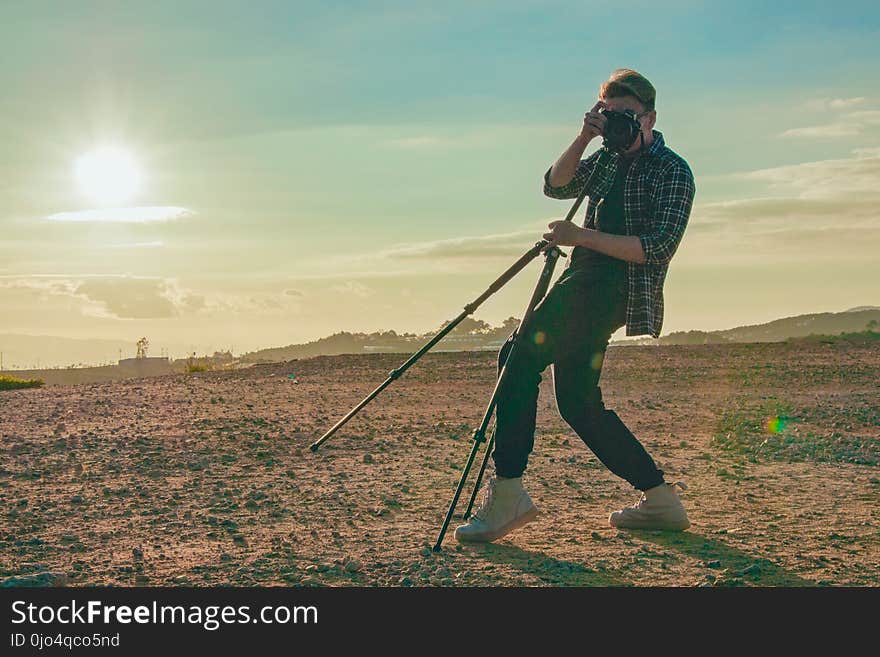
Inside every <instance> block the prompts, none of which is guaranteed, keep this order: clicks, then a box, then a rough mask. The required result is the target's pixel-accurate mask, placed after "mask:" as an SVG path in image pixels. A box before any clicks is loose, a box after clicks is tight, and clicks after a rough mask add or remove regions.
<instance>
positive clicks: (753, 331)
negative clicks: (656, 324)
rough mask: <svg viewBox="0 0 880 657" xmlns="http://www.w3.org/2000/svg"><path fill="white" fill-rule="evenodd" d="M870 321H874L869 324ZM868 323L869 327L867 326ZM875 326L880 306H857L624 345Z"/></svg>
mask: <svg viewBox="0 0 880 657" xmlns="http://www.w3.org/2000/svg"><path fill="white" fill-rule="evenodd" d="M871 322H874V324H873V325H871ZM869 325H870V326H869ZM872 326H873V327H875V330H880V307H878V306H858V307H856V308H850V309H849V310H845V311H843V312H839V313H811V314H809V315H795V316H794V317H783V318H782V319H774V320H773V321H771V322H766V323H764V324H750V325H748V326H737V327H736V328H731V329H724V330H720V331H675V332H673V333H669V334H668V335H664V336H661V337H660V338H658V339H656V340H655V339H652V338H638V339H636V340H627V341H626V342H625V344H718V343H729V342H781V341H783V340H788V339H789V338H801V337H807V336H809V335H837V334H839V333H854V332H860V331H864V330H866V329H868V328H871V327H872Z"/></svg>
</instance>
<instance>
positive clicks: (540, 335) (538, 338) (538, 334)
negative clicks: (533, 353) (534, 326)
mask: <svg viewBox="0 0 880 657" xmlns="http://www.w3.org/2000/svg"><path fill="white" fill-rule="evenodd" d="M532 339H533V340H534V341H535V344H544V341H545V340H546V339H547V334H546V333H544V331H535V335H534V337H533V338H532Z"/></svg>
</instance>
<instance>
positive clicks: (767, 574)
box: [630, 531, 817, 586]
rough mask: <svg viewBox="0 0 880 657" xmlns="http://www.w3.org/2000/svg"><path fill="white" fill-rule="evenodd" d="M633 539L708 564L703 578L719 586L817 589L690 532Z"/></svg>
mask: <svg viewBox="0 0 880 657" xmlns="http://www.w3.org/2000/svg"><path fill="white" fill-rule="evenodd" d="M630 533H631V535H632V536H633V538H638V539H641V540H644V541H649V542H651V543H655V544H657V545H660V546H662V547H664V548H667V549H668V550H672V551H675V552H680V553H682V554H686V555H688V556H689V557H692V558H693V559H697V560H699V561H701V562H702V563H704V564H711V566H712V568H711V570H709V572H708V573H707V574H712V575H714V576H715V579H716V580H717V581H718V582H720V583H730V584H736V583H739V582H741V583H744V584H745V583H748V584H752V585H754V586H817V583H816V582H814V581H812V580H809V579H804V578H803V577H801V576H799V575H795V574H794V573H790V572H788V571H787V570H785V569H784V568H781V567H780V566H778V565H776V564H774V563H773V562H772V561H770V560H769V559H767V558H764V557H757V556H755V555H754V554H749V553H748V552H743V551H742V550H740V549H739V548H735V547H733V546H731V545H728V544H727V543H725V542H724V541H723V540H721V539H718V538H709V537H707V536H704V535H702V534H698V533H696V532H692V531H686V532H661V531H631V532H630Z"/></svg>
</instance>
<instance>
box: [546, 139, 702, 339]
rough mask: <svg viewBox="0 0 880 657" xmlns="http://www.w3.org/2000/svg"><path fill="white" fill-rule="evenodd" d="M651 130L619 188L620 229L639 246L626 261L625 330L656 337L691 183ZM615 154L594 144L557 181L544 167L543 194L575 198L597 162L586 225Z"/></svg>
mask: <svg viewBox="0 0 880 657" xmlns="http://www.w3.org/2000/svg"><path fill="white" fill-rule="evenodd" d="M653 133H654V141H653V142H651V145H650V146H649V147H648V148H647V149H646V150H645V151H643V152H642V153H641V154H640V155H638V156H637V157H636V159H635V161H634V162H633V163H632V166H631V167H630V170H629V172H628V173H627V177H626V181H625V183H624V190H623V214H624V221H625V224H626V234H627V235H637V236H638V237H639V239H640V240H641V242H642V249H643V250H644V251H645V263H644V264H641V265H640V264H636V263H634V262H628V263H627V265H628V267H627V279H628V286H629V287H628V291H629V299H628V301H627V307H626V335H628V336H630V335H645V334H647V335H650V336H651V337H654V338H659V337H660V329H661V328H662V327H663V283H664V281H665V280H666V272H667V270H668V269H669V261H670V260H671V259H672V256H673V255H674V254H675V251H676V249H678V245H679V243H680V242H681V238H682V236H683V235H684V230H685V228H686V227H687V222H688V218H689V217H690V214H691V206H692V205H693V201H694V193H695V191H696V187H695V186H694V176H693V173H692V172H691V169H690V167H689V166H688V163H687V162H685V160H684V159H683V158H682V157H681V156H680V155H678V154H677V153H675V152H673V151H672V149H670V148H668V147H667V146H666V144H665V143H664V141H663V134H662V133H661V132H660V131H658V130H654V131H653ZM618 157H619V156H618V155H617V154H616V153H612V152H611V151H609V150H608V149H606V148H604V147H603V148H600V149H599V150H597V151H596V152H595V153H593V154H592V155H590V156H589V157H588V158H587V159H585V160H581V162H580V164H579V165H578V168H577V170H576V171H575V174H574V178H572V180H571V182H570V183H568V184H567V185H563V186H562V187H553V186H551V185H550V182H549V180H550V169H547V172H546V173H545V174H544V194H546V195H547V196H549V197H551V198H558V199H568V198H577V196H578V194H580V192H581V190H582V189H583V187H584V184H585V183H586V182H587V179H588V178H589V177H590V174H591V173H592V172H593V169H594V168H596V167H599V174H598V175H597V177H596V178H594V182H593V184H592V185H591V187H592V188H591V189H588V190H587V196H589V203H588V204H587V212H586V218H585V220H584V226H585V227H586V226H587V225H589V224H590V223H591V222H595V218H596V210H597V207H598V205H599V201H600V200H601V199H602V198H603V197H604V196H605V195H606V194H607V193H608V191H609V190H610V189H611V186H612V184H613V183H614V176H615V174H616V173H617V160H618ZM551 169H552V167H551Z"/></svg>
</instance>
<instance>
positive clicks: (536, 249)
mask: <svg viewBox="0 0 880 657" xmlns="http://www.w3.org/2000/svg"><path fill="white" fill-rule="evenodd" d="M547 244H548V242H546V241H544V240H542V241H540V242H537V243H536V244H535V246H533V247H532V248H531V249H529V250H528V251H527V252H526V253H525V254H523V255H522V256H521V257H520V259H519V260H517V261H516V262H515V263H513V264H512V265H511V266H510V267H509V268H508V269H507V271H505V272H504V273H503V274H501V276H499V277H498V278H497V279H495V281H493V282H492V284H491V285H490V286H489V287H488V288H487V289H486V291H485V292H483V294H481V295H480V296H479V297H477V298H476V299H474V300H473V301H471V302H470V303H469V304H468V305H466V306H465V307H464V310H463V311H462V312H461V313H460V314H459V315H458V317H456V318H455V319H454V320H452V321H451V322H450V323H449V324H447V325H446V326H445V327H444V328H443V329H442V330H441V331H440V332H439V333H437V335H435V336H434V337H433V338H431V339H430V340H429V341H428V342H427V343H425V345H424V346H423V347H422V348H421V349H419V350H418V351H417V352H416V353H414V354H413V355H412V356H410V357H409V359H408V360H407V361H406V362H405V363H403V364H402V365H401V366H400V367H398V368H397V369H395V370H392V371H391V374H390V375H389V376H388V378H387V379H385V381H383V382H382V384H380V385H379V387H377V388H376V389H375V390H373V392H371V393H370V394H369V395H367V396H366V397H365V398H364V399H363V400H362V401H361V402H360V403H359V404H358V405H357V406H355V407H354V408H353V409H351V410H350V411H349V412H348V413H347V414H346V415H345V417H343V418H342V419H341V420H339V421H338V422H337V423H336V424H334V425H333V426H332V427H331V428H330V429H329V430H327V432H326V433H325V434H324V435H323V436H321V437H320V438H318V440H316V441H315V442H313V443H312V444H311V445H310V446H309V449H310V450H312V451H313V452H316V451H318V448H319V447H320V446H321V445H322V444H324V443H325V442H326V441H327V440H329V439H330V437H331V436H332V435H333V434H334V433H336V432H337V431H338V430H339V429H341V428H342V426H343V425H344V424H345V423H346V422H348V421H349V420H350V419H351V418H353V417H354V416H355V415H356V414H357V413H358V412H359V411H360V410H361V409H362V408H363V407H364V406H366V405H367V404H369V403H370V402H371V401H372V400H373V399H374V398H376V397H377V396H378V395H379V393H380V392H382V391H383V390H384V389H385V388H387V387H388V386H389V385H391V384H392V383H393V382H394V381H396V380H397V379H398V378H399V377H400V376H401V375H402V374H403V373H404V372H405V371H406V370H407V369H409V367H410V366H411V365H412V364H413V363H415V362H416V361H417V360H418V359H419V358H421V357H422V356H424V355H425V354H426V353H427V352H428V351H429V350H430V349H431V347H433V346H434V345H435V344H437V343H438V342H440V340H442V339H443V338H444V337H446V335H447V334H448V333H449V332H450V331H452V329H454V328H455V327H456V326H458V325H459V323H461V321H462V320H464V318H465V317H467V316H468V315H470V314H472V313H473V312H474V311H475V310H476V309H477V308H478V307H479V306H480V305H481V304H482V303H483V302H484V301H485V300H486V299H488V298H489V297H490V296H492V295H493V294H495V293H496V292H497V291H498V290H500V289H501V288H502V287H504V285H505V284H506V283H507V282H508V281H509V280H510V279H511V278H513V277H514V276H516V274H518V273H519V272H520V271H522V270H523V269H524V268H525V267H526V265H528V264H529V263H530V262H531V261H532V260H534V259H535V258H537V257H538V255H540V253H541V251H542V250H543V249H544V248H545V247H546V246H547Z"/></svg>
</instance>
